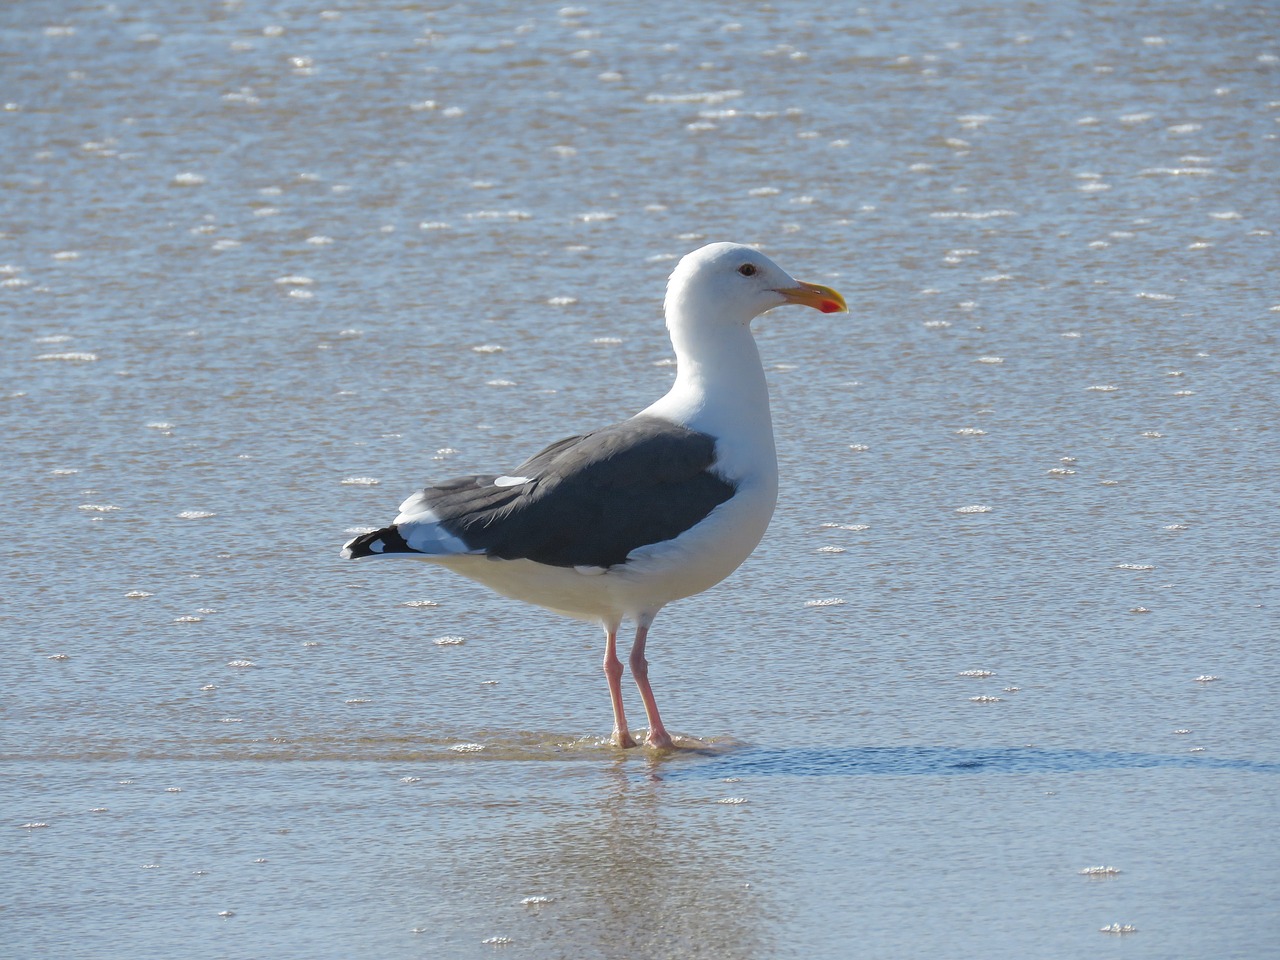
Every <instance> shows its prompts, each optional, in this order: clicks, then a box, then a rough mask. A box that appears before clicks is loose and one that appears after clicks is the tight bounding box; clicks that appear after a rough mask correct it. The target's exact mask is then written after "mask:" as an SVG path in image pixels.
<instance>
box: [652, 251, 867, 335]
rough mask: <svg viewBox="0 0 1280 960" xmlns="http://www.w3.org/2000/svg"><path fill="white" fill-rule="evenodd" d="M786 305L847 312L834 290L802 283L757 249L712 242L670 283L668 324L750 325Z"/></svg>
mask: <svg viewBox="0 0 1280 960" xmlns="http://www.w3.org/2000/svg"><path fill="white" fill-rule="evenodd" d="M786 303H800V304H804V305H805V306H809V307H814V308H815V309H818V310H821V311H822V312H823V313H835V312H837V311H839V312H847V311H848V307H847V306H846V305H845V302H844V298H843V297H842V296H840V294H838V293H836V291H835V290H832V289H831V288H830V287H824V286H821V285H819V284H816V283H803V282H801V281H799V280H797V279H795V277H793V276H791V274H789V273H787V271H785V270H783V269H782V268H781V267H780V266H778V265H777V264H776V263H774V262H773V261H772V260H770V259H769V258H768V257H766V256H765V255H764V254H763V253H761V252H760V251H758V250H754V249H752V248H751V247H747V246H743V245H742V244H740V243H709V244H707V245H706V246H705V247H701V248H699V249H697V250H695V251H693V253H690V254H688V255H687V256H685V257H684V258H683V259H682V260H681V261H680V262H679V263H678V264H677V265H676V268H675V270H674V271H673V272H672V274H671V279H670V280H669V281H668V282H667V299H666V314H667V325H668V326H669V327H672V326H673V325H674V324H680V325H685V324H688V323H690V322H696V323H698V324H703V323H717V324H730V325H736V326H743V327H746V326H749V325H750V323H751V321H752V320H753V319H755V318H756V317H758V316H759V315H760V314H762V313H764V312H765V311H766V310H770V309H772V308H773V307H780V306H782V305H783V304H786Z"/></svg>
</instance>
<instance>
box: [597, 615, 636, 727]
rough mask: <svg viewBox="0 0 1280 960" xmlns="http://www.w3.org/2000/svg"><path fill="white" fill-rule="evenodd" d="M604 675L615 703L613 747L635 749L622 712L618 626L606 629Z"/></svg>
mask: <svg viewBox="0 0 1280 960" xmlns="http://www.w3.org/2000/svg"><path fill="white" fill-rule="evenodd" d="M604 675H605V679H606V680H608V681H609V699H610V700H611V701H612V702H613V737H612V740H613V745H614V746H615V747H634V746H635V745H636V742H635V741H634V740H633V739H631V734H630V733H628V732H627V718H626V715H625V714H624V713H623V712H622V661H621V660H619V659H618V625H617V624H616V623H607V624H605V628H604Z"/></svg>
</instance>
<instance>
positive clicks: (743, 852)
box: [511, 756, 774, 960]
mask: <svg viewBox="0 0 1280 960" xmlns="http://www.w3.org/2000/svg"><path fill="white" fill-rule="evenodd" d="M690 759H691V758H688V757H687V756H686V757H684V758H679V757H677V758H672V757H665V758H664V757H662V756H655V757H647V758H645V759H644V766H643V769H640V770H638V769H637V766H638V765H637V764H636V763H635V762H632V761H629V760H625V759H620V760H619V761H618V762H616V763H614V764H612V765H611V766H609V767H608V768H606V769H605V770H604V771H602V775H603V778H604V782H603V783H600V784H598V785H597V786H596V787H595V788H594V798H593V799H589V800H588V802H587V803H585V804H584V805H583V806H581V807H580V808H578V809H576V810H575V811H574V813H573V814H572V815H571V816H568V817H558V818H556V819H557V822H556V823H555V824H554V825H552V826H549V827H546V828H544V829H541V830H538V831H535V832H533V833H532V834H530V835H528V836H527V837H525V838H522V839H521V840H519V841H518V847H519V849H518V850H517V851H514V857H513V860H512V862H511V868H512V873H513V874H516V875H519V876H521V877H522V878H526V879H523V882H524V883H526V884H527V889H528V890H529V893H530V894H532V895H535V897H534V900H535V902H534V905H531V906H528V907H526V909H528V910H529V912H530V920H531V921H534V922H531V923H530V927H531V929H530V930H526V931H524V935H523V936H522V937H521V938H520V939H521V941H522V942H523V943H526V944H530V945H532V943H534V942H537V943H540V944H542V945H544V946H546V947H548V948H550V950H551V952H550V953H549V954H548V955H550V956H560V955H565V956H568V954H564V953H563V950H564V949H565V948H566V946H567V945H570V944H571V945H572V956H573V957H575V958H586V957H610V958H612V957H617V958H637V957H669V956H670V957H675V956H679V957H704V956H705V957H716V958H718V960H737V958H742V960H747V958H758V957H762V956H769V955H771V954H772V953H773V952H774V951H773V950H772V949H771V944H770V942H769V938H768V936H767V934H766V929H767V927H768V926H769V924H768V923H767V918H766V916H765V913H766V911H764V910H763V909H762V894H761V893H760V892H759V888H760V887H761V886H767V884H762V882H761V881H762V879H763V877H762V874H763V872H764V869H765V864H767V862H768V857H767V851H762V850H761V849H760V844H759V838H758V836H757V835H756V833H755V832H754V831H753V830H752V829H751V823H750V816H749V813H748V811H747V809H746V808H739V807H726V806H724V805H722V804H718V803H716V802H715V801H716V799H718V798H717V797H716V796H714V795H707V793H706V791H705V789H702V790H698V791H695V792H692V793H691V792H690V791H688V790H685V789H683V787H681V786H674V785H672V784H669V783H668V782H667V781H666V780H665V778H664V772H663V771H664V767H665V766H667V765H668V764H670V763H676V764H680V763H687V762H689V760H690ZM694 762H697V761H694ZM744 814H747V815H746V816H744ZM541 898H548V899H547V900H545V901H543V900H542V899H541Z"/></svg>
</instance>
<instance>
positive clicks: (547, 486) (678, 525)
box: [414, 417, 736, 567]
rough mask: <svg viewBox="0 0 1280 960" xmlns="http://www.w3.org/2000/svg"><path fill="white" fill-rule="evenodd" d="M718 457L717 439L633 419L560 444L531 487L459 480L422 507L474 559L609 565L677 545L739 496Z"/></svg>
mask: <svg viewBox="0 0 1280 960" xmlns="http://www.w3.org/2000/svg"><path fill="white" fill-rule="evenodd" d="M715 459H716V455H715V438H714V437H711V436H708V435H707V434H703V433H698V432H697V431H694V430H689V429H688V428H686V427H681V426H679V425H677V424H673V423H670V422H668V421H665V420H662V419H660V418H657V417H633V418H632V419H631V420H627V421H624V422H623V423H619V424H615V425H613V426H611V427H605V428H604V429H602V430H596V431H594V432H592V433H588V434H585V435H583V436H578V437H568V438H566V439H564V440H561V441H559V442H557V443H553V444H551V446H549V447H547V448H546V449H545V450H542V451H541V452H539V453H537V454H535V455H534V456H533V457H530V458H529V459H528V460H526V461H525V462H524V463H522V464H521V465H520V466H519V467H518V468H516V470H514V471H513V474H514V476H515V477H516V478H523V480H522V482H516V483H513V482H511V481H512V478H507V477H504V478H502V480H503V483H504V485H496V484H495V481H496V480H498V479H499V478H498V477H496V476H489V475H485V476H473V477H459V478H457V479H454V480H449V481H446V482H444V483H439V484H435V485H433V486H430V487H427V488H426V489H425V490H423V491H422V492H421V493H420V494H418V496H417V497H415V498H414V499H415V501H416V502H417V503H421V504H422V505H423V506H424V507H427V508H429V509H430V510H431V511H432V513H434V514H435V515H436V517H437V518H438V522H439V524H440V525H441V526H442V527H443V528H444V529H445V530H446V531H447V532H448V533H450V534H452V535H454V536H456V537H458V538H459V539H460V540H462V541H463V542H464V543H465V544H466V545H467V547H468V548H469V549H470V550H472V551H475V552H481V553H484V554H485V555H487V556H490V557H495V558H498V559H503V560H517V559H528V560H534V561H536V562H538V563H545V564H549V565H552V566H558V567H575V566H593V567H610V566H614V565H615V564H620V563H625V562H626V559H627V556H628V554H630V553H631V551H633V550H635V549H636V548H638V547H642V546H645V545H647V544H651V543H660V542H662V541H664V540H671V539H674V538H675V537H677V536H679V535H680V534H681V533H684V531H686V530H688V529H689V528H690V527H692V526H694V525H695V524H697V523H698V522H699V521H701V520H703V519H704V518H705V517H706V516H707V515H708V514H709V513H711V511H712V510H714V509H715V508H716V507H717V506H719V505H720V504H722V503H724V502H725V501H726V500H728V499H729V498H730V497H732V496H733V494H734V491H735V489H736V488H735V486H734V485H733V484H732V483H730V482H729V481H727V480H725V479H724V478H723V477H721V476H719V475H718V474H717V473H715V471H714V469H713V467H714V465H715ZM415 505H416V504H415Z"/></svg>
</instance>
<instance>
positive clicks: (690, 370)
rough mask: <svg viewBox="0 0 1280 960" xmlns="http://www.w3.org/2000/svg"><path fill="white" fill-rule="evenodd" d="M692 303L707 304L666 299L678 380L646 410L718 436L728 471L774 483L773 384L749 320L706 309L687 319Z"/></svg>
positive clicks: (720, 456)
mask: <svg viewBox="0 0 1280 960" xmlns="http://www.w3.org/2000/svg"><path fill="white" fill-rule="evenodd" d="M693 309H699V310H702V309H705V308H700V307H697V306H696V305H695V304H690V303H687V302H676V303H673V302H671V299H670V298H669V299H668V303H667V316H668V320H667V327H668V329H669V330H670V331H671V345H672V346H673V347H674V348H675V352H676V365H677V366H676V382H675V384H674V385H673V386H672V387H671V390H670V391H669V392H668V393H667V395H666V396H664V397H663V398H662V399H661V400H658V401H657V402H656V403H653V404H652V405H650V406H649V407H648V408H647V409H646V410H644V411H643V413H645V414H651V415H654V416H660V417H665V418H666V419H668V420H672V421H675V422H676V423H680V424H683V425H685V426H687V427H689V428H690V429H692V430H698V431H702V432H704V433H709V434H712V435H714V436H716V437H718V438H720V442H719V444H718V446H717V456H718V461H719V464H720V468H721V470H722V471H723V472H724V473H725V474H726V475H731V476H734V477H735V478H743V477H747V476H751V475H759V476H758V479H760V480H762V481H765V482H766V483H768V484H770V485H773V486H775V487H776V484H777V458H776V454H775V452H774V442H773V419H772V417H771V416H770V414H769V387H768V384H767V383H766V382H765V376H764V368H763V367H762V366H761V365H760V351H759V350H758V349H757V348H756V342H755V339H754V338H753V337H752V336H751V327H750V325H749V322H735V321H733V320H725V321H720V322H717V321H710V322H708V319H707V317H706V315H705V314H703V315H702V316H701V318H700V319H699V320H698V321H697V322H694V321H691V320H686V319H685V317H686V316H688V314H686V313H685V311H691V310H693ZM762 471H763V474H762V473H761V472H762Z"/></svg>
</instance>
